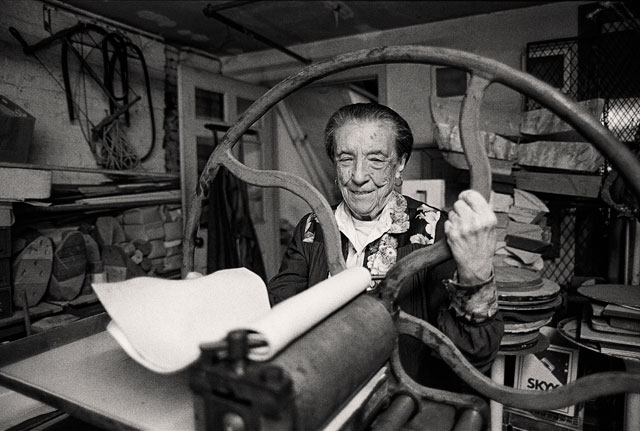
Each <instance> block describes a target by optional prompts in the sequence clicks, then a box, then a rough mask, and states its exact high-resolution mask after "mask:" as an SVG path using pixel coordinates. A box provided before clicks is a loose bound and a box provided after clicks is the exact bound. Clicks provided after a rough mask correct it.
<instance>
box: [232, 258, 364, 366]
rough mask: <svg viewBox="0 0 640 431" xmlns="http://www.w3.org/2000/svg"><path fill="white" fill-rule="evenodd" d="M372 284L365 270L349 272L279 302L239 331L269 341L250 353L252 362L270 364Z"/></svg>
mask: <svg viewBox="0 0 640 431" xmlns="http://www.w3.org/2000/svg"><path fill="white" fill-rule="evenodd" d="M370 282H371V275H370V273H369V271H368V270H367V269H366V268H364V267H356V268H350V269H346V270H344V271H342V272H340V273H339V274H337V275H335V276H333V277H330V278H328V279H326V280H324V281H322V282H320V283H318V284H316V285H315V286H312V287H311V288H309V289H307V290H305V291H303V292H301V293H299V294H297V295H295V296H293V297H291V298H289V299H287V300H285V301H283V302H280V303H279V304H277V305H275V306H274V307H273V308H272V309H271V311H270V312H269V313H267V314H265V315H264V316H263V317H262V318H260V319H257V320H255V321H254V322H253V323H251V324H249V325H247V326H242V327H240V328H238V329H248V330H250V331H254V332H255V334H254V335H253V336H255V337H257V338H259V339H262V340H264V341H266V345H265V346H261V347H254V348H252V349H251V351H250V352H249V355H248V356H249V359H252V360H254V361H268V360H269V359H271V358H272V357H274V356H275V355H276V354H278V352H280V351H281V350H282V349H284V348H285V347H286V346H287V345H288V344H289V343H291V342H292V341H294V340H295V339H296V338H298V337H300V336H301V335H303V334H304V333H305V332H307V331H308V330H310V329H311V328H313V327H314V326H316V325H317V324H319V323H320V322H321V321H322V320H324V319H325V318H327V317H328V316H330V315H331V314H333V313H334V312H336V311H337V310H338V309H340V308H341V307H343V306H344V305H345V304H347V303H348V302H350V301H351V300H352V299H354V298H355V297H356V296H358V295H359V294H361V293H362V292H364V291H365V290H366V289H367V287H369V283H370Z"/></svg>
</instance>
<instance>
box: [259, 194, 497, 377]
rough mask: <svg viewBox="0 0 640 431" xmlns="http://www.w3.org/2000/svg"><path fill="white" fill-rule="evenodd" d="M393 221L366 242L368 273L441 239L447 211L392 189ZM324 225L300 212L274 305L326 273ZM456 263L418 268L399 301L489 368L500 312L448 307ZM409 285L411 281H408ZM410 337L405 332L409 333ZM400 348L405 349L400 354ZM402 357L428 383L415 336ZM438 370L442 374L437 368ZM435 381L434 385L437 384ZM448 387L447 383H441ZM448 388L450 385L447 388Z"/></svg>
mask: <svg viewBox="0 0 640 431" xmlns="http://www.w3.org/2000/svg"><path fill="white" fill-rule="evenodd" d="M392 199H393V201H392V210H391V221H392V222H391V224H390V227H389V229H388V231H387V232H385V233H384V234H383V235H382V236H381V237H380V238H378V240H376V241H374V242H372V243H370V244H369V245H367V246H366V251H365V256H364V265H365V266H366V267H367V268H369V270H370V271H371V273H372V275H381V274H386V272H387V271H388V270H389V268H390V267H391V266H392V265H393V264H395V262H396V261H397V260H399V259H402V258H403V257H404V256H406V255H407V254H409V253H411V252H412V251H414V250H416V249H418V248H421V247H425V246H429V245H431V244H433V243H434V242H435V241H437V240H439V239H441V238H444V221H445V219H446V215H445V214H444V213H441V212H440V211H438V210H437V209H435V208H431V207H429V206H427V205H425V204H423V203H421V202H418V201H416V200H414V199H412V198H410V197H407V196H403V195H401V194H399V193H395V195H394V196H393V197H392ZM341 237H342V251H343V255H344V257H345V259H346V257H347V253H348V250H349V240H348V239H347V237H346V236H345V235H344V233H341ZM323 241H324V240H323V235H322V228H321V226H320V224H319V223H318V221H317V219H316V217H315V216H314V215H313V214H308V215H306V216H304V217H303V218H302V219H301V220H300V222H299V223H298V225H297V226H296V228H295V230H294V233H293V238H292V240H291V243H290V244H289V247H288V249H287V251H286V252H285V255H284V258H283V260H282V264H281V266H280V270H279V272H278V274H276V275H275V276H274V277H273V278H272V279H271V280H270V281H269V283H268V290H269V299H270V301H271V303H272V304H276V303H278V302H280V301H283V300H285V299H287V298H289V297H291V296H293V295H295V294H297V293H300V292H302V291H303V290H305V289H307V288H308V287H310V286H313V285H315V284H317V283H318V282H320V281H322V280H324V279H326V278H327V276H328V274H329V269H328V265H327V260H326V257H325V248H324V242H323ZM454 271H455V262H454V261H453V259H450V260H448V261H446V262H444V263H442V264H440V265H438V266H436V267H434V268H431V269H430V270H429V271H421V272H420V273H418V274H416V275H415V276H414V277H413V280H412V282H411V283H410V288H411V290H410V293H409V294H408V295H404V297H403V295H402V292H401V294H400V297H401V298H402V299H400V301H399V302H398V305H399V306H400V308H401V309H402V310H404V311H405V312H407V313H409V314H412V315H414V316H416V317H419V318H421V319H423V320H425V321H427V322H429V323H431V324H433V325H434V326H436V327H437V328H438V329H440V330H441V331H442V332H444V333H445V334H446V335H447V336H449V338H451V340H452V341H453V342H454V343H455V344H456V345H457V346H458V348H459V349H460V350H461V351H462V352H463V353H464V354H465V356H466V357H467V358H468V359H469V360H470V361H471V362H472V363H473V364H474V365H475V366H476V367H477V368H478V369H480V370H481V371H487V370H488V369H489V367H490V366H491V363H492V362H493V359H494V358H495V355H496V353H497V350H498V348H499V345H500V340H501V338H502V333H503V323H502V318H501V317H500V315H499V314H498V315H496V316H495V317H494V318H493V319H491V320H490V321H488V322H485V323H482V324H474V323H471V322H469V321H467V320H465V319H462V318H459V317H456V314H455V313H454V312H453V310H452V309H451V307H450V299H449V295H448V293H447V291H446V289H445V287H444V284H443V280H445V279H449V278H451V277H452V276H453V273H454ZM408 285H409V283H408ZM407 338H409V337H407ZM403 351H404V353H403ZM400 353H401V356H405V357H410V358H411V359H406V360H404V359H403V364H404V366H405V369H406V370H407V372H409V374H410V375H412V376H413V377H414V378H415V379H417V380H418V381H421V382H422V383H423V384H430V385H432V386H434V384H433V382H431V381H430V380H431V379H430V378H429V376H425V373H426V374H430V372H429V371H428V370H429V367H428V366H427V367H425V363H426V362H427V356H430V354H429V353H428V352H427V351H425V348H423V347H422V344H421V343H416V342H415V340H414V339H408V340H406V342H404V343H403V342H402V339H401V351H400ZM440 374H441V375H442V373H440ZM435 386H438V385H435ZM443 387H445V388H446V385H445V386H443ZM447 389H450V388H447Z"/></svg>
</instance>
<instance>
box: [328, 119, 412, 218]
mask: <svg viewBox="0 0 640 431" xmlns="http://www.w3.org/2000/svg"><path fill="white" fill-rule="evenodd" d="M335 142H336V148H335V164H336V173H337V178H338V186H339V187H340V192H341V193H342V197H343V198H344V202H345V204H346V205H347V206H348V207H349V209H350V210H351V213H352V214H353V215H354V216H355V217H357V218H359V219H363V220H369V219H374V218H376V217H377V216H378V215H379V214H380V212H381V211H382V210H383V209H384V206H385V205H386V203H387V200H388V199H389V196H390V195H391V192H392V191H393V186H394V183H395V178H399V177H400V173H401V172H402V171H403V169H404V165H405V161H406V157H404V156H403V157H402V158H399V157H398V155H397V154H396V144H395V136H394V133H393V129H392V126H391V124H388V123H385V122H373V121H366V122H362V121H359V122H356V121H348V122H346V123H345V124H343V125H342V126H340V128H338V129H337V130H336V132H335Z"/></svg>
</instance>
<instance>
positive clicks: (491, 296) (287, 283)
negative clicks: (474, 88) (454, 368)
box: [268, 103, 503, 390]
mask: <svg viewBox="0 0 640 431" xmlns="http://www.w3.org/2000/svg"><path fill="white" fill-rule="evenodd" d="M325 145H326V150H327V153H328V155H329V158H330V159H331V160H332V162H333V163H334V165H335V169H336V183H337V185H338V186H339V188H340V191H341V193H342V198H343V200H342V202H340V204H339V205H338V206H337V207H336V208H335V217H336V221H337V224H338V228H339V229H340V232H341V239H342V251H343V254H344V257H345V260H346V264H347V267H349V268H350V267H354V266H365V267H366V268H368V269H369V270H370V271H371V274H372V275H384V274H386V273H387V271H388V270H389V269H390V268H391V267H392V266H393V265H394V264H395V262H396V261H397V260H399V259H401V258H402V257H404V256H406V255H407V254H409V253H411V252H412V251H413V250H415V249H417V248H420V247H425V246H426V247H428V246H429V245H431V244H433V243H434V242H435V241H437V240H439V239H440V238H443V237H446V240H447V242H448V243H449V246H450V248H451V252H452V255H453V259H452V260H449V261H448V262H445V263H443V264H440V265H438V266H436V267H434V268H432V269H429V270H428V271H422V272H421V273H419V274H417V275H416V276H414V277H413V280H412V281H411V286H410V287H411V290H410V292H409V294H408V295H406V296H405V297H404V298H402V299H401V300H400V302H399V304H398V305H399V306H400V308H401V309H403V310H404V311H405V312H407V313H409V314H412V315H414V316H416V317H419V318H421V319H423V320H426V321H428V322H429V323H431V324H433V325H434V326H436V327H437V328H438V329H440V330H441V331H442V332H444V333H445V334H446V335H447V336H449V338H451V340H452V341H453V342H454V343H455V344H456V345H457V346H458V348H459V349H460V350H461V351H462V352H463V353H464V354H465V356H466V357H467V358H468V359H469V360H470V361H471V362H472V363H473V364H474V365H475V366H476V367H477V368H478V369H480V370H481V371H483V372H486V371H487V370H488V368H489V367H490V365H491V362H492V361H493V359H494V357H495V354H496V352H497V350H498V347H499V344H500V339H501V337H502V332H503V325H502V319H501V318H500V317H499V314H498V313H497V311H498V309H497V308H498V305H497V294H496V287H495V284H494V282H493V268H492V258H493V252H494V249H495V242H496V239H495V232H494V228H495V225H496V217H495V214H494V213H493V211H492V210H491V207H490V206H489V204H488V203H487V202H486V200H485V199H484V198H483V197H482V196H481V195H480V194H479V193H477V192H475V191H473V190H467V191H464V192H462V193H460V195H459V197H458V200H457V201H456V202H455V203H454V205H453V209H452V210H451V211H449V213H448V214H444V213H443V212H440V211H439V210H438V209H435V208H431V207H429V206H427V205H426V204H423V203H421V202H418V201H416V200H414V199H411V198H409V197H407V196H403V195H401V194H400V193H398V192H397V191H396V190H395V187H394V186H399V185H401V184H402V171H403V170H404V168H405V166H406V163H407V161H408V160H409V156H410V155H411V151H412V148H413V135H412V133H411V130H410V128H409V125H408V124H407V122H406V121H405V120H404V119H403V118H402V117H401V116H400V115H399V114H398V113H396V112H395V111H393V110H392V109H390V108H388V107H386V106H383V105H379V104H373V103H360V104H353V105H347V106H344V107H342V108H340V109H339V110H338V111H337V112H336V113H334V114H333V116H332V117H331V118H330V119H329V122H328V124H327V127H326V129H325ZM328 275H329V270H328V266H327V261H326V257H325V249H324V245H323V238H322V229H321V227H320V225H319V224H318V221H317V219H316V218H315V216H314V215H313V214H309V215H306V216H305V217H303V218H302V220H301V221H300V222H299V223H298V225H297V227H296V228H295V231H294V234H293V239H292V241H291V243H290V245H289V247H288V249H287V251H286V253H285V256H284V258H283V261H282V265H281V267H280V271H279V273H278V274H277V275H276V276H275V277H274V278H273V279H272V280H271V281H270V282H269V285H268V289H269V294H270V300H271V302H272V303H274V304H275V303H277V302H280V301H282V300H284V299H286V298H288V297H290V296H293V295H295V294H296V293H299V292H301V291H303V290H305V289H307V288H308V287H310V286H313V285H314V284H316V283H318V282H320V281H322V280H324V279H325V278H327V276H328ZM461 286H463V287H464V289H461ZM400 354H401V358H402V362H403V365H404V368H405V369H406V370H407V372H408V373H409V374H410V375H411V376H412V377H414V378H415V379H416V380H418V381H419V382H421V383H422V384H426V385H430V386H436V387H442V388H446V389H451V390H461V389H463V386H459V385H454V384H452V382H453V381H455V380H456V378H455V377H454V376H453V375H452V374H450V373H449V370H448V368H447V367H446V366H444V364H442V363H441V361H438V360H437V359H435V358H432V357H430V353H429V351H428V350H427V349H426V348H425V347H424V346H423V345H422V344H421V343H420V342H418V341H417V340H415V339H413V338H410V337H402V338H401V340H400ZM445 376H446V377H445Z"/></svg>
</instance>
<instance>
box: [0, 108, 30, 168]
mask: <svg viewBox="0 0 640 431" xmlns="http://www.w3.org/2000/svg"><path fill="white" fill-rule="evenodd" d="M35 122H36V119H35V118H34V117H33V116H31V115H30V114H29V113H28V112H27V111H25V110H24V109H22V108H21V107H19V106H18V105H16V104H15V103H13V102H12V101H10V100H9V99H7V98H6V97H4V96H2V95H0V161H2V162H16V163H27V162H28V160H29V149H30V147H31V138H32V137H33V127H34V125H35Z"/></svg>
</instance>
